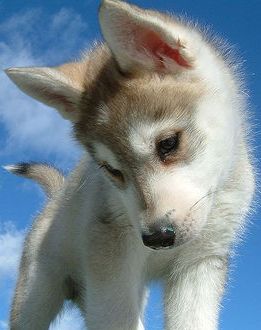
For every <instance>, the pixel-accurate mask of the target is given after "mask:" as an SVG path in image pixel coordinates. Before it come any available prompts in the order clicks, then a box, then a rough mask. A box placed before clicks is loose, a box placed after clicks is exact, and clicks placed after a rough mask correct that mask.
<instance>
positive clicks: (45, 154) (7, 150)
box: [0, 8, 88, 330]
mask: <svg viewBox="0 0 261 330" xmlns="http://www.w3.org/2000/svg"><path fill="white" fill-rule="evenodd" d="M87 29H88V26H87V24H86V23H85V21H84V20H83V19H82V17H81V15H80V14H78V13H76V12H74V11H73V10H69V9H66V8H63V9H61V10H60V11H59V12H57V13H56V14H54V15H51V16H50V15H49V16H48V15H47V14H46V13H45V12H44V11H43V10H41V9H33V10H29V11H26V12H21V13H18V14H16V15H14V16H12V17H10V18H9V19H8V20H6V21H4V22H2V23H1V24H0V69H1V72H0V157H1V158H2V160H1V163H6V162H7V161H8V162H9V161H10V159H12V161H18V160H26V159H28V158H31V159H32V160H37V159H41V160H43V161H48V159H52V160H56V163H58V165H61V166H63V167H66V168H67V167H70V166H71V164H72V163H73V162H74V161H75V160H76V159H77V158H78V157H79V154H80V151H79V148H78V147H77V145H76V144H75V143H74V141H73V139H72V138H71V128H70V124H69V123H68V122H66V121H65V120H63V119H61V118H60V116H59V115H58V114H57V113H56V112H55V110H53V109H50V108H48V107H46V106H44V105H42V104H40V103H38V102H36V101H34V100H32V99H31V98H30V97H28V96H26V95H24V94H23V93H22V92H20V91H19V90H18V88H16V86H15V85H14V84H12V83H11V81H10V80H9V79H8V78H7V76H6V75H5V74H4V73H3V71H2V70H3V69H5V68H7V67H12V66H17V67H19V66H39V65H44V66H46V65H56V64H60V63H62V62H64V61H67V60H70V59H73V58H74V57H77V56H78V55H79V51H80V50H81V49H83V48H85V46H86V44H87V40H86V39H85V32H86V31H87ZM12 198H15V196H13V197H12ZM24 235H25V231H23V230H21V231H20V230H17V228H16V227H15V224H14V223H12V222H4V221H1V220H0V290H1V308H0V329H8V322H7V321H6V320H7V318H8V316H7V315H8V309H9V306H10V300H11V296H12V294H13V292H14V285H15V280H16V276H17V270H18V264H19V259H20V255H21V250H22V242H23V240H24ZM82 328H84V326H83V323H82V320H81V317H80V314H79V313H78V311H77V310H75V309H73V310H72V311H70V312H65V313H63V314H62V316H61V318H60V321H59V322H58V320H57V322H56V323H55V325H54V326H53V327H52V330H56V329H57V330H58V329H60V330H67V329H76V330H78V329H82Z"/></svg>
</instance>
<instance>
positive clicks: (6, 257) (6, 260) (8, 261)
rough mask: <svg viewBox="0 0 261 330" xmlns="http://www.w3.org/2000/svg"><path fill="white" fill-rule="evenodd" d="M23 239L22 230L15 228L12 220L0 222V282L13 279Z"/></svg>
mask: <svg viewBox="0 0 261 330" xmlns="http://www.w3.org/2000/svg"><path fill="white" fill-rule="evenodd" d="M23 240H24V231H19V230H17V229H16V228H15V226H14V224H13V223H12V222H3V223H2V224H1V223H0V282H2V281H4V280H5V279H7V278H10V279H12V280H14V279H15V274H16V272H17V268H18V262H19V259H20V254H21V248H22V243H23Z"/></svg>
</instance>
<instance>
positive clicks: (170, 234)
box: [142, 223, 176, 250]
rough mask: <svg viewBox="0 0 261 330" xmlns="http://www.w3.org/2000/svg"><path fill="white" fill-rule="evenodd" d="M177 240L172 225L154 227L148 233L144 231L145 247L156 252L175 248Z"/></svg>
mask: <svg viewBox="0 0 261 330" xmlns="http://www.w3.org/2000/svg"><path fill="white" fill-rule="evenodd" d="M175 238H176V232H175V228H174V226H173V225H172V224H170V223H169V224H164V225H153V226H151V227H150V228H149V230H147V231H143V233H142V240H143V243H144V245H146V246H148V247H150V248H151V249H154V250H159V249H164V248H165V249H169V248H172V247H173V246H174V243H175Z"/></svg>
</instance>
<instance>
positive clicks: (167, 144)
mask: <svg viewBox="0 0 261 330" xmlns="http://www.w3.org/2000/svg"><path fill="white" fill-rule="evenodd" d="M178 146H179V134H175V135H173V136H171V137H169V138H167V139H164V140H161V141H160V142H159V143H158V145H157V149H158V153H159V156H160V158H161V159H164V158H165V157H166V156H168V155H169V154H171V153H173V152H175V151H176V150H177V149H178Z"/></svg>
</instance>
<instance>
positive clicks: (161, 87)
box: [7, 0, 235, 248]
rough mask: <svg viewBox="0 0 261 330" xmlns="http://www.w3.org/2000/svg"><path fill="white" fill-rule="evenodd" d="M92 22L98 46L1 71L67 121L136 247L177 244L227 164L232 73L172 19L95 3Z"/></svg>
mask: <svg viewBox="0 0 261 330" xmlns="http://www.w3.org/2000/svg"><path fill="white" fill-rule="evenodd" d="M100 24H101V30H102V32H103V35H104V38H105V41H106V43H105V45H101V46H99V47H97V48H96V49H94V50H93V51H91V52H90V53H89V54H87V55H86V56H85V58H84V59H83V60H81V61H80V62H75V63H68V64H65V65H62V66H60V67H57V68H11V69H8V70H7V74H8V75H9V77H10V78H11V79H12V80H13V81H14V82H15V83H16V84H17V85H18V86H19V87H20V88H21V89H22V90H23V91H24V92H26V93H27V94H29V95H31V96H33V97H34V98H36V99H38V100H40V101H42V102H44V103H46V104H48V105H50V106H53V107H55V108H57V109H58V111H59V112H60V113H61V114H62V115H63V116H64V117H65V118H67V119H69V120H71V121H72V123H73V125H74V129H75V134H76V136H77V138H78V140H79V141H80V142H81V143H82V144H83V145H84V146H85V147H86V148H87V150H88V151H89V152H90V153H91V154H92V156H93V158H94V159H95V160H96V161H97V164H99V165H100V167H101V168H102V170H103V171H104V175H105V176H106V177H107V179H108V180H109V181H110V183H111V184H112V185H114V186H115V188H116V190H117V192H118V194H119V198H120V199H121V200H122V202H123V204H124V205H125V207H126V209H127V211H128V213H129V216H130V218H131V219H132V221H133V223H134V225H136V226H137V227H138V228H139V229H140V231H141V232H142V233H143V240H144V243H145V244H146V245H148V246H150V247H152V248H162V247H171V246H175V245H179V244H182V243H185V242H187V241H188V240H190V239H192V238H193V237H195V236H197V235H198V234H199V233H200V231H201V230H202V228H203V227H204V225H205V224H206V222H207V217H208V214H209V212H210V211H211V207H212V203H213V194H214V191H216V189H217V188H218V186H219V185H220V184H222V182H223V181H224V180H225V178H226V176H227V175H228V172H229V169H230V166H231V162H232V161H233V157H231V154H230V153H231V150H232V149H233V144H234V143H235V141H234V139H233V137H232V138H231V130H233V127H234V124H233V123H232V112H231V109H232V108H233V107H232V105H231V107H230V108H229V106H228V103H229V102H230V95H233V93H235V92H234V90H235V86H234V84H233V79H232V78H231V76H230V73H229V70H228V69H227V68H226V66H225V64H224V63H223V61H222V60H221V59H220V56H219V55H216V54H215V52H214V51H213V50H212V48H211V46H209V45H208V44H207V43H206V42H205V41H204V40H203V37H202V36H201V34H200V33H198V32H197V31H196V30H194V29H193V28H191V27H189V26H186V25H184V24H183V23H180V22H179V21H178V20H176V19H173V18H170V17H168V16H163V15H161V14H159V13H156V12H153V11H146V10H141V9H139V8H137V7H134V6H130V5H128V4H127V3H123V2H120V1H116V0H105V1H103V3H102V5H101V8H100ZM228 89H229V92H228ZM233 118H234V117H233ZM233 120H234V119H233ZM231 125H232V126H231ZM232 135H233V134H232Z"/></svg>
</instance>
